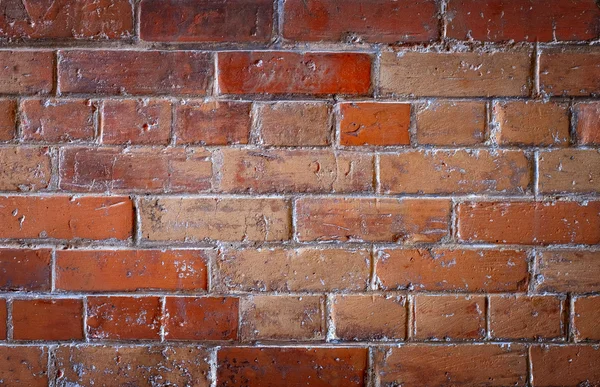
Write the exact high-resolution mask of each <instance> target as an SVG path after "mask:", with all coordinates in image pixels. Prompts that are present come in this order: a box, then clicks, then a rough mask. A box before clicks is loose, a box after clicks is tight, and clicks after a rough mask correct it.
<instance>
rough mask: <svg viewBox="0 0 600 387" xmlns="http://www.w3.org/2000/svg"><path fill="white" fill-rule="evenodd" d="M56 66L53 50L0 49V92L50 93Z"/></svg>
mask: <svg viewBox="0 0 600 387" xmlns="http://www.w3.org/2000/svg"><path fill="white" fill-rule="evenodd" d="M54 66H55V59H54V54H53V53H52V51H0V79H2V82H1V83H0V93H2V94H24V95H32V94H48V93H49V92H50V91H52V83H53V79H54V75H53V71H54V70H53V67H54Z"/></svg>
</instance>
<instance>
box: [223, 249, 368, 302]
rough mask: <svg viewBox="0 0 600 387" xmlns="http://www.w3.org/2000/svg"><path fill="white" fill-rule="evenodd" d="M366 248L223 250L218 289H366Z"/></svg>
mask: <svg viewBox="0 0 600 387" xmlns="http://www.w3.org/2000/svg"><path fill="white" fill-rule="evenodd" d="M369 261H370V253H369V251H367V250H344V249H337V248H336V249H315V248H299V249H282V248H275V249H263V248H259V249H237V248H236V249H233V248H230V249H225V250H224V251H221V252H220V254H219V256H218V259H217V262H216V268H217V273H218V279H217V281H216V283H215V282H213V284H214V286H216V287H217V288H218V289H219V290H221V291H223V292H227V291H247V292H250V291H269V292H278V291H279V292H286V291H288V292H303V291H305V292H325V291H352V290H356V291H360V290H366V288H367V284H368V281H369V273H370V265H369Z"/></svg>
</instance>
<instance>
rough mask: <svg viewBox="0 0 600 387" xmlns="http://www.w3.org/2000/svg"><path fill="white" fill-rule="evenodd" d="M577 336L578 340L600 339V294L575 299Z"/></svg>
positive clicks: (574, 321)
mask: <svg viewBox="0 0 600 387" xmlns="http://www.w3.org/2000/svg"><path fill="white" fill-rule="evenodd" d="M574 305H575V316H574V320H573V323H574V324H575V326H574V329H575V335H576V336H575V337H576V338H577V340H578V341H585V340H600V330H599V329H598V320H600V296H587V297H580V298H576V299H575V304H574Z"/></svg>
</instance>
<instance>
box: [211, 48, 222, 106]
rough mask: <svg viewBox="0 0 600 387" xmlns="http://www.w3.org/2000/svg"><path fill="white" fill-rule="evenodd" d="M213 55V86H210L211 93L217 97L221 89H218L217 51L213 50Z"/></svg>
mask: <svg viewBox="0 0 600 387" xmlns="http://www.w3.org/2000/svg"><path fill="white" fill-rule="evenodd" d="M212 55H213V66H214V67H213V85H212V86H213V87H212V95H213V96H214V97H217V96H218V95H219V94H220V93H221V90H220V89H219V52H218V51H214V52H213V53H212Z"/></svg>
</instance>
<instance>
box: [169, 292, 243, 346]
mask: <svg viewBox="0 0 600 387" xmlns="http://www.w3.org/2000/svg"><path fill="white" fill-rule="evenodd" d="M165 313H166V316H165V336H166V337H168V338H169V339H171V340H192V341H196V340H213V341H215V340H235V339H237V336H238V316H239V300H238V299H237V298H234V297H201V298H193V297H167V299H166V301H165Z"/></svg>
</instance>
